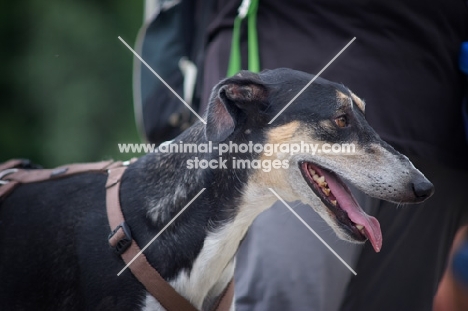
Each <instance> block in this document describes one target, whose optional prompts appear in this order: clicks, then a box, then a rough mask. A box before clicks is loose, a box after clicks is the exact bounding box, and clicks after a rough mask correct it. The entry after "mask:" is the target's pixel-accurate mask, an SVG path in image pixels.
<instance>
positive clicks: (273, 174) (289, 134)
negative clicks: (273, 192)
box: [249, 121, 300, 191]
mask: <svg viewBox="0 0 468 311" xmlns="http://www.w3.org/2000/svg"><path fill="white" fill-rule="evenodd" d="M299 128H300V122H299V121H293V122H290V123H288V124H285V125H282V126H279V127H276V128H273V129H271V130H270V131H269V132H268V133H267V140H266V142H265V144H270V145H274V144H278V145H279V144H286V143H291V142H292V141H294V140H295V139H296V138H295V136H296V134H297V131H298V129H299ZM285 159H288V158H285ZM285 159H280V158H278V157H277V155H276V154H273V155H271V156H266V155H265V154H264V153H263V154H262V155H261V156H260V158H259V160H260V161H262V162H263V161H265V160H266V161H283V160H285ZM277 163H278V162H277ZM287 173H288V169H283V168H280V169H274V168H273V167H272V169H271V170H270V171H269V172H264V171H263V170H262V169H257V170H255V173H254V174H253V175H252V176H251V179H250V181H249V183H250V182H252V183H254V184H257V185H259V186H261V187H266V188H268V187H270V188H273V189H277V190H278V191H280V190H281V189H287V188H290V186H289V185H288V178H287Z"/></svg>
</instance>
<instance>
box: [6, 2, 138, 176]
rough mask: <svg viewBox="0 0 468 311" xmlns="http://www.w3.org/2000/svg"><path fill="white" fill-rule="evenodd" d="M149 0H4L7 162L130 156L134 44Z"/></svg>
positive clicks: (60, 161)
mask: <svg viewBox="0 0 468 311" xmlns="http://www.w3.org/2000/svg"><path fill="white" fill-rule="evenodd" d="M142 20H143V1H125V0H113V1H84V0H81V1H59V0H49V1H39V0H25V1H18V2H15V1H8V2H7V1H5V0H2V1H1V2H0V39H1V41H0V42H1V48H0V60H1V65H0V68H1V71H0V73H1V74H0V162H3V161H4V160H7V159H9V158H13V157H21V158H29V159H32V160H33V161H34V162H36V163H39V164H42V165H43V166H45V167H53V166H57V165H61V164H65V163H71V162H88V161H99V160H103V159H109V158H114V159H122V160H124V159H128V158H130V157H132V156H133V155H132V154H120V153H119V150H118V146H117V143H128V142H140V139H139V137H138V134H137V131H136V126H135V122H134V115H133V103H132V64H133V55H132V54H131V52H130V51H129V50H128V49H127V48H126V47H125V46H124V45H123V44H122V43H121V42H120V41H119V40H118V38H117V37H118V36H121V37H122V38H123V39H124V40H125V41H127V42H128V43H129V44H130V45H133V43H134V41H135V38H136V34H137V31H138V28H139V27H140V26H141V24H142Z"/></svg>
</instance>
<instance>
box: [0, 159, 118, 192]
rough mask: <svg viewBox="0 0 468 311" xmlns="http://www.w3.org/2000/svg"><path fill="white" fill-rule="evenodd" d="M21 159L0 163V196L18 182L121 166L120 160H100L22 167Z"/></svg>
mask: <svg viewBox="0 0 468 311" xmlns="http://www.w3.org/2000/svg"><path fill="white" fill-rule="evenodd" d="M22 164H23V161H22V160H10V161H7V162H5V163H3V164H0V186H1V187H0V198H3V197H6V196H7V195H8V194H9V193H10V192H11V191H13V189H14V188H15V187H16V186H18V185H19V184H26V183H33V182H40V181H46V180H51V179H56V178H63V177H67V176H71V175H75V174H80V173H87V172H105V171H106V170H107V169H109V168H112V167H116V166H122V162H120V161H119V162H114V161H102V162H96V163H76V164H69V165H64V166H60V167H57V168H54V169H23V168H18V169H16V168H15V167H18V166H21V165H22Z"/></svg>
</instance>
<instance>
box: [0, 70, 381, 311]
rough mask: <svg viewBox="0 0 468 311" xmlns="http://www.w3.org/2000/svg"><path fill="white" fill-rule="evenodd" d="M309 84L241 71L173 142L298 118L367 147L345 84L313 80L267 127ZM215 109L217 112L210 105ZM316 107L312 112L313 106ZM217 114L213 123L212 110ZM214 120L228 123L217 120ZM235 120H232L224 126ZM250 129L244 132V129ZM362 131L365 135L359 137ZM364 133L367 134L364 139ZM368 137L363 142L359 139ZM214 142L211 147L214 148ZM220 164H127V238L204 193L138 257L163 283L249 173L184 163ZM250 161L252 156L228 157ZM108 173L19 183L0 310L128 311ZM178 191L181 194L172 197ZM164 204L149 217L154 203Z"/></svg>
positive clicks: (128, 279) (141, 237)
mask: <svg viewBox="0 0 468 311" xmlns="http://www.w3.org/2000/svg"><path fill="white" fill-rule="evenodd" d="M311 79H312V76H311V75H309V74H305V73H301V72H297V71H293V70H289V69H278V70H271V71H264V72H262V73H261V74H259V75H256V74H251V73H247V72H243V73H241V74H240V75H238V76H235V77H232V78H229V79H226V80H224V81H222V82H220V84H219V85H218V86H216V87H215V89H214V91H213V96H212V99H211V104H210V106H209V108H208V112H207V114H206V115H205V119H207V120H208V124H207V126H206V127H204V125H203V124H202V123H201V122H198V123H196V124H195V125H193V126H192V127H191V128H189V129H188V130H187V131H185V132H184V133H182V134H181V135H180V136H179V137H177V138H176V139H175V140H174V142H173V143H178V142H179V141H183V142H184V143H190V142H194V143H203V142H207V139H211V140H215V141H217V142H222V141H233V142H236V143H238V144H240V143H243V142H245V143H247V142H248V141H255V142H257V143H264V142H265V139H266V133H267V131H268V130H269V129H271V128H273V127H276V126H280V125H282V124H286V123H288V122H291V121H294V120H299V121H302V123H303V124H307V126H310V127H313V128H314V130H315V133H317V135H318V136H319V137H318V138H319V139H320V140H324V141H329V142H340V141H346V140H348V139H349V138H350V137H351V136H353V137H358V139H359V140H365V141H371V140H372V141H374V140H377V136H376V134H375V133H374V132H373V131H370V130H368V129H367V128H366V130H365V131H361V129H360V128H359V127H361V126H367V127H368V125H367V123H366V122H362V120H363V118H364V116H363V114H362V112H360V111H358V109H357V108H349V109H352V111H351V110H349V111H346V110H344V111H341V112H340V111H338V112H337V102H336V90H340V91H342V92H343V93H347V92H348V90H347V89H346V88H345V87H343V86H342V85H339V84H336V83H332V82H329V81H326V80H324V79H320V78H319V79H317V80H316V81H315V82H314V83H313V84H312V85H311V86H310V87H309V88H308V89H306V91H305V92H304V93H303V94H302V95H300V96H299V97H298V98H297V100H296V101H295V102H294V103H293V104H292V105H291V106H290V107H288V109H287V110H286V111H285V113H283V114H281V115H280V117H279V118H278V119H277V120H275V122H273V124H272V125H269V124H268V122H269V121H270V120H271V119H272V118H273V117H274V116H275V115H276V114H277V113H278V112H279V111H280V110H281V109H282V108H283V107H284V105H286V104H287V103H288V102H289V100H290V99H291V98H293V97H294V96H295V95H296V94H297V93H298V92H299V91H300V90H301V89H302V87H303V86H304V85H306V84H307V82H309V81H310V80H311ZM216 101H218V102H217V104H218V105H219V106H218V108H217V109H214V104H215V102H216ZM311 107H313V109H312V108H311ZM220 113H222V114H223V118H224V119H223V118H220V116H219V114H220ZM337 113H342V114H347V115H348V116H349V121H350V124H351V126H350V127H349V128H345V129H340V130H333V131H330V130H329V129H327V128H325V127H320V125H318V124H319V123H318V121H321V120H325V121H326V122H333V118H335V117H337ZM220 119H223V120H227V121H228V123H229V124H227V125H226V124H223V123H220ZM231 121H232V124H231V123H230V122H231ZM247 130H248V131H247ZM362 133H367V134H362ZM368 133H374V134H375V135H374V134H372V135H370V136H369V134H368ZM366 135H367V136H366ZM215 145H216V143H215ZM195 156H197V157H199V158H200V159H212V158H218V155H217V154H216V152H215V153H214V154H205V153H203V154H182V153H179V154H163V153H158V154H148V155H146V156H143V157H142V158H140V159H139V160H138V161H137V162H135V163H133V164H132V165H130V166H129V168H128V169H127V171H126V172H125V175H124V176H123V180H122V185H121V192H120V198H121V205H122V209H123V212H124V215H125V219H126V221H127V223H128V224H129V226H130V228H131V231H132V235H133V237H134V239H135V240H136V241H137V242H138V244H139V245H140V247H143V246H144V245H146V243H147V242H148V241H150V240H151V238H153V237H154V236H155V235H156V234H157V233H158V231H159V230H160V229H161V228H162V227H163V226H164V225H165V224H166V223H167V222H168V221H169V220H170V219H171V218H172V217H173V216H175V214H176V213H177V212H178V211H180V210H181V209H182V208H183V207H184V206H185V205H186V204H187V202H189V201H190V200H191V199H192V198H193V197H194V196H195V195H196V194H197V193H198V192H199V191H200V190H201V189H202V188H206V191H205V192H204V193H203V194H202V195H201V196H200V197H199V198H198V199H197V200H196V201H195V202H194V203H193V204H192V205H191V206H190V207H189V208H188V209H187V210H186V211H185V212H184V213H183V214H182V215H181V216H180V217H179V218H178V219H177V221H176V222H175V223H174V224H172V225H171V226H170V227H169V228H168V229H167V230H166V231H165V232H164V233H163V234H162V235H161V236H160V237H159V238H158V239H157V240H156V241H155V242H154V243H153V244H151V246H150V247H149V248H148V249H147V250H146V251H145V254H146V255H147V257H148V260H149V262H150V263H151V264H152V265H153V266H154V267H155V268H156V269H157V270H158V271H159V273H160V274H161V275H162V276H163V277H164V278H165V279H166V280H171V279H173V278H174V277H175V276H176V275H177V274H178V273H179V272H180V271H181V270H183V269H185V270H187V271H190V269H191V268H192V264H193V262H194V260H195V258H196V257H197V256H198V254H199V253H200V250H201V248H202V246H203V242H204V240H205V238H206V236H207V233H208V232H210V231H213V230H215V229H216V228H218V227H220V226H221V225H223V224H225V223H226V222H228V221H229V220H230V219H232V218H233V217H234V216H235V215H236V212H237V206H238V205H239V202H238V201H239V199H240V196H241V193H242V191H243V190H244V187H245V186H246V184H247V181H248V177H249V174H251V172H250V170H241V169H237V170H232V169H230V170H222V169H221V170H197V171H195V170H188V169H187V168H186V160H187V159H190V158H193V157H195ZM232 157H236V158H238V159H240V158H244V159H253V158H254V157H258V155H257V154H255V153H254V154H248V153H239V154H227V155H225V158H227V159H228V161H227V165H228V166H230V163H231V160H232ZM106 178H107V175H106V174H91V173H88V174H81V175H77V176H73V177H67V178H63V179H60V180H56V181H46V182H40V183H35V184H27V185H22V186H20V187H18V188H17V189H16V190H15V191H14V192H13V193H12V194H11V195H9V196H8V197H7V198H6V199H5V200H4V202H3V204H1V205H0V310H134V309H138V308H139V307H140V303H141V302H142V301H143V299H144V297H145V289H144V288H143V286H142V285H141V284H140V283H139V282H138V281H137V280H136V279H135V278H134V277H133V275H132V274H131V272H130V271H129V270H127V271H125V272H124V273H123V274H122V275H121V276H119V277H117V275H116V274H117V273H118V272H119V271H120V270H121V269H122V268H123V267H124V263H123V261H122V260H121V258H120V257H119V256H118V255H116V254H114V253H113V252H112V251H111V249H110V248H109V246H108V240H107V236H108V234H109V231H110V228H109V225H108V221H107V216H106V210H105V188H104V185H105V182H106ZM177 186H180V187H182V188H183V189H186V192H185V193H184V195H183V197H177V196H175V193H174V192H175V189H176V187H177ZM166 198H170V200H169V201H168V203H167V205H165V207H164V210H163V211H161V214H160V217H159V218H157V220H156V221H153V219H152V217H151V216H150V210H151V208H152V206H153V205H154V203H155V202H158V201H160V200H163V199H166Z"/></svg>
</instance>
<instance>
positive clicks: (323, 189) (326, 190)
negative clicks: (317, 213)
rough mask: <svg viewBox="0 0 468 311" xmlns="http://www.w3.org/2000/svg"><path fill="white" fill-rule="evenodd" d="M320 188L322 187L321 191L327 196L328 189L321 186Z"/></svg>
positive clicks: (328, 193)
mask: <svg viewBox="0 0 468 311" xmlns="http://www.w3.org/2000/svg"><path fill="white" fill-rule="evenodd" d="M320 189H322V192H323V193H325V195H326V196H327V197H328V196H329V195H330V189H328V188H325V187H322V188H320Z"/></svg>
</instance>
